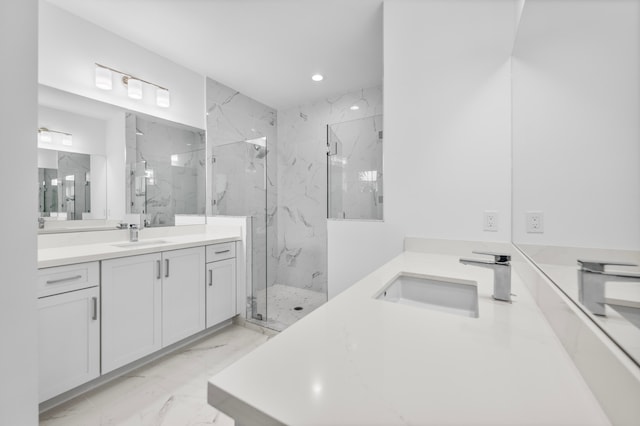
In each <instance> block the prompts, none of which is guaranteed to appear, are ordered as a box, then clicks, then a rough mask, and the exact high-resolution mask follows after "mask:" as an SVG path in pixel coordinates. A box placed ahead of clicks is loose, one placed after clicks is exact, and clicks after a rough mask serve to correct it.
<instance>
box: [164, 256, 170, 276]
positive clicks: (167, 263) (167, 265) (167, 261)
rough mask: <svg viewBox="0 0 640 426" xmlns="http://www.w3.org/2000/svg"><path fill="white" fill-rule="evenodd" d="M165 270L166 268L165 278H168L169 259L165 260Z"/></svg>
mask: <svg viewBox="0 0 640 426" xmlns="http://www.w3.org/2000/svg"><path fill="white" fill-rule="evenodd" d="M164 268H165V271H164V277H165V278H168V277H169V259H165V260H164Z"/></svg>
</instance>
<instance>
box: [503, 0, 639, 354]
mask: <svg viewBox="0 0 640 426" xmlns="http://www.w3.org/2000/svg"><path fill="white" fill-rule="evenodd" d="M639 26H640V4H639V3H638V2H628V1H617V0H613V1H610V0H601V1H593V2H575V1H570V0H557V1H554V2H548V1H541V0H528V1H527V2H526V4H525V7H524V9H523V13H522V16H521V19H520V23H519V27H518V33H517V38H516V43H515V46H514V52H513V62H512V75H513V86H512V87H513V99H512V101H513V124H512V125H513V156H512V157H513V206H512V208H513V232H512V235H513V241H514V243H515V244H516V245H517V246H518V247H519V248H520V249H521V250H522V251H523V252H524V253H525V255H527V256H528V257H529V258H530V259H531V260H532V261H533V262H534V263H535V264H536V265H537V266H538V267H539V268H540V269H541V270H542V271H543V272H544V273H545V274H546V275H547V276H548V277H549V278H550V279H551V280H553V282H554V283H555V284H556V285H557V287H558V288H559V289H560V290H561V291H562V292H563V293H564V294H565V295H567V296H568V297H569V298H570V299H571V300H572V301H573V302H574V303H575V304H576V306H578V307H579V308H580V309H581V310H582V311H583V312H584V313H585V314H586V315H588V317H589V318H591V319H592V320H593V321H594V323H595V324H596V325H598V327H600V328H601V329H602V330H603V331H604V332H605V333H606V334H607V335H608V336H609V337H611V338H612V340H613V341H614V342H615V343H616V344H617V345H618V346H619V347H620V348H621V349H622V350H623V351H624V352H626V353H627V355H629V357H630V358H631V359H632V360H633V361H634V362H635V363H636V364H638V365H639V366H640V268H639V267H638V266H635V265H639V264H640V90H639V87H640V77H639V76H640V66H639V64H640V56H639V55H640V42H639V40H638V37H637V28H638V27H639Z"/></svg>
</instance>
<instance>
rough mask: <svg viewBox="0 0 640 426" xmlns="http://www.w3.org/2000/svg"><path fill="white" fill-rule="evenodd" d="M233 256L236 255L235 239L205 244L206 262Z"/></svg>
mask: <svg viewBox="0 0 640 426" xmlns="http://www.w3.org/2000/svg"><path fill="white" fill-rule="evenodd" d="M234 257H236V243H235V241H232V242H230V243H222V244H214V245H211V246H207V263H209V262H215V261H218V260H224V259H231V258H234Z"/></svg>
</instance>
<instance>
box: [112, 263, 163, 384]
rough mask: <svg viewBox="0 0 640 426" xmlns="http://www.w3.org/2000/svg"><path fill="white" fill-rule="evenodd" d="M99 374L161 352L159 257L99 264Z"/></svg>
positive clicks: (160, 276) (160, 266)
mask: <svg viewBox="0 0 640 426" xmlns="http://www.w3.org/2000/svg"><path fill="white" fill-rule="evenodd" d="M101 287H102V374H105V373H108V372H110V371H113V370H115V369H116V368H118V367H121V366H123V365H126V364H128V363H130V362H133V361H136V360H138V359H140V358H142V357H144V356H145V355H149V354H151V353H153V352H155V351H157V350H158V349H161V348H162V256H161V254H160V253H153V254H147V255H139V256H131V257H125V258H119V259H110V260H105V261H102V284H101Z"/></svg>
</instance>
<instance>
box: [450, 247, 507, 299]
mask: <svg viewBox="0 0 640 426" xmlns="http://www.w3.org/2000/svg"><path fill="white" fill-rule="evenodd" d="M472 253H475V254H483V255H487V256H493V259H494V260H493V261H487V260H477V259H460V263H462V264H463V265H472V266H479V267H481V268H489V269H492V270H493V298H494V299H495V300H501V301H503V302H511V255H509V254H504V253H494V252H490V251H473V252H472Z"/></svg>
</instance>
